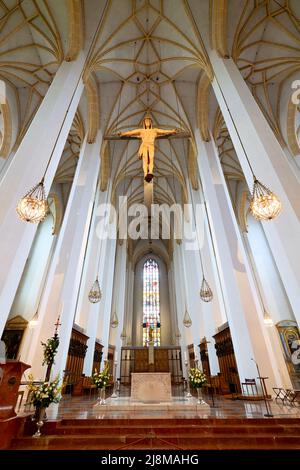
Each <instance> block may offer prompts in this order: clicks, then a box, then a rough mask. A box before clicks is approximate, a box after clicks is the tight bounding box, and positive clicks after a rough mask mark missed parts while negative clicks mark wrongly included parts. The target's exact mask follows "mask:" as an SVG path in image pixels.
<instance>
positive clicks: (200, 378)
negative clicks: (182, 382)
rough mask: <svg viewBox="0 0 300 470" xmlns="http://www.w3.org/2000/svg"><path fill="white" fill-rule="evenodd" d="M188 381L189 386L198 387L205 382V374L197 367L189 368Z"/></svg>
mask: <svg viewBox="0 0 300 470" xmlns="http://www.w3.org/2000/svg"><path fill="white" fill-rule="evenodd" d="M189 381H190V384H191V387H193V388H200V387H202V386H203V385H204V384H206V382H207V378H206V375H205V374H204V373H203V372H202V371H201V370H199V369H196V368H191V369H190V370H189Z"/></svg>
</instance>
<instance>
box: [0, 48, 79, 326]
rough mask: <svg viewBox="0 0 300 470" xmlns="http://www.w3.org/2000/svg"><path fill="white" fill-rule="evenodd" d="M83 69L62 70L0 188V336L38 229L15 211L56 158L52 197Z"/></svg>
mask: <svg viewBox="0 0 300 470" xmlns="http://www.w3.org/2000/svg"><path fill="white" fill-rule="evenodd" d="M83 65H84V55H83V54H80V56H79V58H78V59H77V60H76V61H74V62H63V63H62V64H61V66H60V67H59V69H58V71H57V73H56V75H55V78H54V80H53V82H52V84H51V85H50V87H49V90H48V92H47V94H46V96H45V98H44V99H43V101H42V103H41V105H40V107H39V109H38V111H37V113H36V115H35V117H34V119H33V121H32V123H31V125H30V127H29V129H28V131H27V133H26V134H25V136H24V138H23V140H22V142H21V144H20V146H19V148H18V150H17V152H16V154H15V155H14V158H13V160H12V161H11V164H10V166H9V168H8V170H7V171H6V173H5V175H4V177H3V179H2V181H1V184H0V198H1V205H0V237H1V244H0V259H1V263H0V311H1V314H0V333H1V332H2V331H3V328H4V326H5V323H6V319H7V316H8V314H9V311H10V308H11V305H12V302H13V299H14V296H15V293H16V290H17V287H18V284H19V282H20V279H21V276H22V272H23V269H24V266H25V263H26V260H27V257H28V254H29V251H30V248H31V244H32V242H33V239H34V235H35V232H36V228H37V225H35V224H30V223H27V222H23V221H21V220H20V219H19V218H18V216H17V214H16V205H17V203H18V201H19V199H20V198H21V197H23V196H24V195H25V193H27V191H29V189H30V188H32V187H33V186H35V185H36V184H37V183H39V181H40V180H41V178H42V176H43V174H44V172H45V170H46V167H47V163H48V161H49V159H50V156H51V155H52V158H51V163H50V164H49V168H48V171H47V174H46V179H45V188H46V192H47V193H48V192H49V189H50V186H51V184H52V181H53V178H54V175H55V172H56V169H57V166H58V164H59V161H60V158H61V155H62V152H63V149H64V145H65V142H66V139H67V136H68V133H69V130H70V128H71V125H72V122H73V118H74V115H75V112H76V109H77V106H78V103H79V100H80V97H81V94H82V90H83V83H82V80H81V78H80V77H81V73H82V69H83ZM66 83H67V84H68V86H65V85H66Z"/></svg>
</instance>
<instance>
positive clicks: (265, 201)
mask: <svg viewBox="0 0 300 470" xmlns="http://www.w3.org/2000/svg"><path fill="white" fill-rule="evenodd" d="M253 179H254V184H253V191H252V196H251V201H250V210H251V213H252V215H253V216H254V217H255V218H256V219H257V220H273V219H275V218H276V217H277V216H278V215H279V214H280V212H281V209H282V204H281V202H280V200H279V198H278V197H277V196H276V194H274V193H273V192H272V191H271V190H270V189H269V188H267V186H265V185H264V184H262V183H261V182H260V181H258V179H257V178H256V177H255V176H254V175H253Z"/></svg>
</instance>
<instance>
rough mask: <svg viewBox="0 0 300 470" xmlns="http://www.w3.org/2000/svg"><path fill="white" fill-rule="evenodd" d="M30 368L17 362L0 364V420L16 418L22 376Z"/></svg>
mask: <svg viewBox="0 0 300 470" xmlns="http://www.w3.org/2000/svg"><path fill="white" fill-rule="evenodd" d="M30 367H31V366H29V365H28V364H24V363H23V362H19V361H7V362H6V363H5V364H0V419H7V418H12V417H14V416H16V413H15V406H16V404H17V400H18V390H19V387H20V382H21V378H22V375H23V374H24V372H25V370H26V369H29V368H30Z"/></svg>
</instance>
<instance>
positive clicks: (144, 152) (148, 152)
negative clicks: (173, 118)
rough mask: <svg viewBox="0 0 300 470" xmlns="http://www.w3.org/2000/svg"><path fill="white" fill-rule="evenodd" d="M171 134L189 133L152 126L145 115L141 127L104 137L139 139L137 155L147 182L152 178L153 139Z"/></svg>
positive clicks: (180, 136) (187, 135)
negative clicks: (141, 161) (141, 162)
mask: <svg viewBox="0 0 300 470" xmlns="http://www.w3.org/2000/svg"><path fill="white" fill-rule="evenodd" d="M171 136H172V137H178V138H182V137H189V136H190V135H189V133H187V132H181V130H180V129H168V130H165V129H158V128H156V127H153V126H152V119H151V118H150V117H145V119H144V120H143V127H142V128H139V129H134V130H133V131H128V132H120V134H118V135H117V136H114V135H113V136H107V137H105V139H106V140H116V139H141V141H142V142H141V145H140V147H139V151H138V157H139V158H140V159H141V160H143V170H144V179H145V181H146V182H147V183H150V182H151V181H152V179H153V167H154V148H155V140H156V139H161V138H165V137H171Z"/></svg>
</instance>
